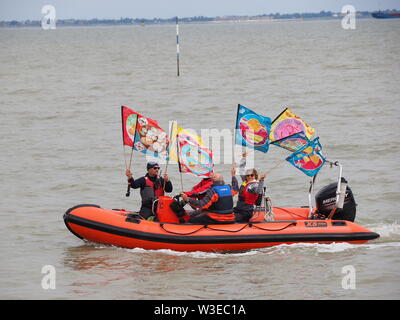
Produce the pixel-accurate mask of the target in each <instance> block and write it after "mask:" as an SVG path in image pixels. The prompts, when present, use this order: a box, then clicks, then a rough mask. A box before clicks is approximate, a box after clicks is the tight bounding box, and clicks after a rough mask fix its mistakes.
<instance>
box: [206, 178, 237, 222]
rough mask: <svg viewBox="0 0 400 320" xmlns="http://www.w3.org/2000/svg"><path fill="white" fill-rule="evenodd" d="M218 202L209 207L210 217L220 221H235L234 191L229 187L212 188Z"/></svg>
mask: <svg viewBox="0 0 400 320" xmlns="http://www.w3.org/2000/svg"><path fill="white" fill-rule="evenodd" d="M212 189H213V190H214V192H215V194H216V196H217V197H218V200H217V201H216V202H213V204H212V205H211V206H209V207H208V209H207V211H209V213H208V216H209V217H210V218H212V219H214V220H218V221H234V220H235V215H234V213H233V196H232V189H231V187H230V186H228V185H221V186H212Z"/></svg>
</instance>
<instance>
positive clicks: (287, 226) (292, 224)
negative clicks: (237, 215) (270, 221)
mask: <svg viewBox="0 0 400 320" xmlns="http://www.w3.org/2000/svg"><path fill="white" fill-rule="evenodd" d="M296 224H297V222H295V221H293V222H290V223H289V224H288V225H286V226H284V227H283V228H280V229H267V228H261V227H259V226H257V225H256V224H252V223H250V224H249V227H255V228H257V229H260V230H264V231H282V230H285V229H286V228H289V227H290V226H295V225H296Z"/></svg>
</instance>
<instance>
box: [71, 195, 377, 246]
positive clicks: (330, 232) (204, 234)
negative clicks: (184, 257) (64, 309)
mask: <svg viewBox="0 0 400 320" xmlns="http://www.w3.org/2000/svg"><path fill="white" fill-rule="evenodd" d="M173 201H174V200H173V199H172V198H170V197H161V198H160V199H159V200H158V202H159V203H158V206H157V218H158V220H159V221H148V220H144V219H142V218H141V217H140V216H139V215H138V214H135V213H133V212H130V211H125V210H117V209H113V210H110V209H103V208H101V207H99V206H97V205H78V206H75V207H73V208H70V209H69V210H67V212H66V213H65V214H64V222H65V224H66V226H67V228H68V229H69V230H70V231H71V232H72V233H73V234H74V235H76V236H77V237H79V238H81V239H84V240H87V241H90V242H95V243H101V244H106V245H113V246H118V247H124V248H143V249H153V250H154V249H171V250H176V251H219V252H232V251H244V250H251V249H257V248H263V247H270V246H274V245H279V244H293V243H299V242H305V243H332V242H349V243H364V242H367V241H369V240H372V239H376V238H378V237H379V235H378V234H377V233H374V232H372V231H370V230H368V229H365V228H363V227H361V226H359V225H357V224H356V223H354V222H352V221H347V220H332V219H322V218H320V216H317V215H316V212H315V210H314V212H313V216H312V217H313V219H309V215H310V211H309V208H308V207H306V208H278V207H272V208H269V209H268V210H266V209H265V208H261V209H258V210H257V211H255V214H254V216H253V218H252V219H251V220H250V221H249V222H248V223H232V224H218V225H198V224H189V223H182V222H184V220H186V219H185V218H186V216H184V217H181V219H180V220H179V218H178V217H177V216H176V214H175V213H174V212H173V211H172V210H171V207H170V204H171V203H172V202H173ZM182 219H183V220H182ZM353 219H354V217H353ZM349 220H351V219H349ZM180 221H181V222H180Z"/></svg>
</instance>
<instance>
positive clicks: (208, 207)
mask: <svg viewBox="0 0 400 320" xmlns="http://www.w3.org/2000/svg"><path fill="white" fill-rule="evenodd" d="M211 179H212V181H213V184H212V186H211V187H209V188H208V189H207V190H206V192H205V195H204V197H203V198H202V199H200V200H198V199H194V198H189V196H187V195H186V194H185V193H182V194H181V196H182V199H183V200H184V201H185V202H186V203H189V204H190V205H191V206H192V207H195V208H198V210H196V211H194V212H192V213H190V218H189V221H188V222H189V223H197V224H221V223H233V222H235V215H234V213H233V194H236V192H235V191H233V190H232V188H231V186H229V185H227V184H225V182H224V178H223V177H222V175H221V174H220V173H215V174H214V175H213V176H212V178H211Z"/></svg>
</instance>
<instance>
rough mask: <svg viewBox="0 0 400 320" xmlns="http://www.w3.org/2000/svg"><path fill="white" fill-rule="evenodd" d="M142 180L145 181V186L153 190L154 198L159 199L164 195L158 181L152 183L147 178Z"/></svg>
mask: <svg viewBox="0 0 400 320" xmlns="http://www.w3.org/2000/svg"><path fill="white" fill-rule="evenodd" d="M144 179H145V180H146V186H148V187H150V188H151V189H152V190H153V192H154V196H155V197H156V198H158V197H161V196H163V195H164V188H163V186H162V183H161V180H160V179H157V180H156V181H155V182H157V183H154V182H153V181H151V180H150V178H149V177H147V176H146V177H144Z"/></svg>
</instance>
